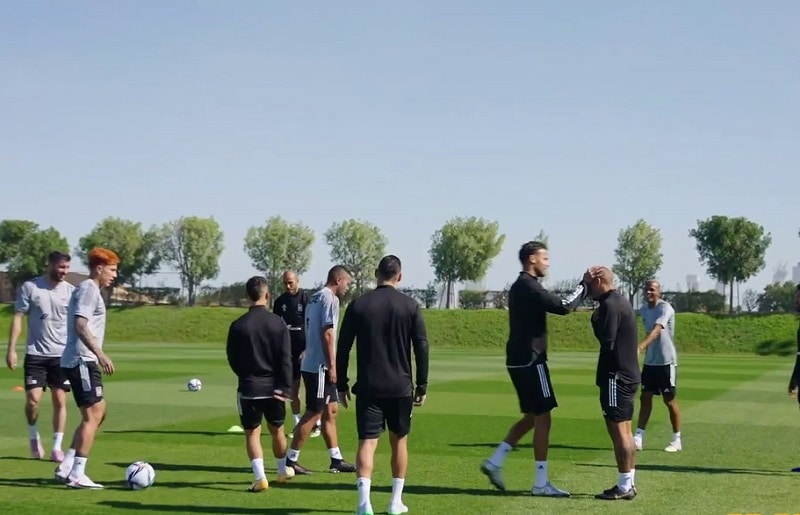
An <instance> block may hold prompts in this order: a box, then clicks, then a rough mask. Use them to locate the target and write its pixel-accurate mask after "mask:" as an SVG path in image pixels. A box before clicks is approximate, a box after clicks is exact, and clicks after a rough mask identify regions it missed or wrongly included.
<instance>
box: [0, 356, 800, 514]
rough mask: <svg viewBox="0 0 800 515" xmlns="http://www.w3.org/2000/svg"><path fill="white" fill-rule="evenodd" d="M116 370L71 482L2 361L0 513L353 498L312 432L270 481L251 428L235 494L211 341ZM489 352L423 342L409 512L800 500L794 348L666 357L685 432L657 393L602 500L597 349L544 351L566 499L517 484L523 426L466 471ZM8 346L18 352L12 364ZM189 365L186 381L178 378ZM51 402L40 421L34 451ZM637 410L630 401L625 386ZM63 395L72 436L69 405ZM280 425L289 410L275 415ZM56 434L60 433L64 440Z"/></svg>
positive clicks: (341, 502)
mask: <svg viewBox="0 0 800 515" xmlns="http://www.w3.org/2000/svg"><path fill="white" fill-rule="evenodd" d="M107 351H108V353H109V355H110V357H111V358H112V359H113V360H114V363H115V365H116V366H117V370H118V372H117V373H116V374H115V375H114V376H112V377H111V378H107V379H106V389H105V394H106V398H107V400H108V403H109V408H108V417H107V419H106V422H105V424H104V425H103V427H102V429H101V431H100V433H99V434H98V437H97V440H96V442H95V447H94V450H93V452H92V456H91V457H90V460H89V464H88V468H87V472H88V474H89V475H90V477H91V478H92V479H94V480H95V481H97V482H100V483H103V484H105V485H106V487H107V488H106V490H103V491H74V490H70V489H68V488H66V487H65V486H63V485H60V484H57V483H55V482H54V481H53V470H54V468H55V465H54V464H52V463H49V462H47V461H38V460H33V459H31V458H29V451H28V442H27V431H26V427H25V420H24V414H23V397H24V394H23V393H21V392H18V391H14V390H13V387H14V386H17V385H21V384H22V378H21V371H19V370H17V371H15V372H11V371H9V370H7V369H4V370H3V372H2V373H0V388H1V390H0V408H2V410H3V413H4V416H3V417H2V419H0V468H1V469H2V473H1V474H0V486H2V488H0V506H3V511H4V512H6V513H15V514H21V513H31V514H46V513H58V514H71V513H76V514H77V513H107V512H108V511H115V512H119V513H126V512H127V513H131V514H138V513H146V514H150V513H227V514H249V513H253V514H265V513H266V514H278V513H281V514H292V513H297V514H306V513H320V514H326V513H354V511H355V507H356V500H357V493H356V488H355V475H354V474H331V473H328V472H324V471H321V470H322V469H323V468H324V467H326V465H327V463H328V457H327V451H326V449H325V444H324V441H323V440H322V438H321V437H320V438H313V439H310V440H309V441H308V442H307V444H306V446H305V448H304V449H303V451H302V456H301V463H302V464H303V465H305V466H306V467H309V468H310V469H312V470H315V471H320V472H316V473H314V474H313V475H311V476H297V477H296V478H294V479H293V480H292V481H291V482H290V483H289V484H288V485H278V484H277V483H276V482H274V481H272V480H273V479H274V477H275V466H274V460H272V459H271V453H270V441H269V437H268V436H264V437H263V440H262V442H263V445H264V448H265V464H266V465H267V467H268V470H267V478H268V479H269V480H270V481H271V483H270V489H269V490H268V491H266V492H263V493H260V494H252V493H247V492H245V489H246V488H247V487H248V486H249V484H250V482H251V481H252V473H251V471H250V464H249V460H248V459H247V456H246V454H245V449H244V437H243V435H242V434H230V433H227V429H228V428H229V427H230V426H232V425H234V424H238V423H239V422H238V416H237V411H236V401H235V384H236V383H235V378H234V376H233V374H232V373H231V372H230V371H229V369H228V366H227V362H226V360H225V356H224V350H223V348H222V345H221V344H220V345H187V344H181V345H164V344H115V343H110V344H108V345H107ZM503 359H504V358H503V356H502V355H499V354H498V353H497V352H494V353H481V352H474V351H469V352H467V351H458V350H442V349H436V348H433V349H432V351H431V373H430V378H431V381H430V386H429V395H428V400H427V402H426V404H425V406H424V407H422V408H419V409H417V410H416V411H415V414H414V418H413V428H412V435H411V437H410V452H411V457H410V469H409V475H408V478H407V480H406V488H405V495H404V500H405V503H406V504H407V505H408V507H409V509H410V513H418V514H426V515H429V514H430V515H433V514H449V515H454V514H489V513H547V514H576V513H598V514H602V513H625V514H662V513H663V514H675V513H686V514H694V513H698V514H715V515H716V514H721V515H724V514H729V513H761V514H776V513H800V494H798V493H797V492H798V487H797V485H798V481H800V474H796V473H792V472H791V469H792V468H793V467H796V466H800V453H798V445H797V442H798V436H799V435H800V432H798V429H797V428H798V426H800V411H798V407H797V402H796V400H795V399H792V398H790V397H788V396H787V394H786V384H787V382H788V376H789V372H790V370H791V367H792V364H793V361H794V360H793V359H790V358H774V357H756V356H688V355H683V356H680V367H679V369H678V370H679V371H678V400H679V402H680V404H681V408H682V411H683V430H682V434H683V447H684V450H683V451H682V452H679V453H675V454H670V453H666V452H664V451H663V450H662V449H663V448H664V446H665V445H666V444H667V443H669V439H670V435H671V429H670V427H669V422H668V418H667V412H666V409H665V408H664V407H663V405H661V403H660V401H659V400H658V398H656V401H657V402H656V403H655V404H654V410H653V417H652V419H651V421H650V425H649V427H648V431H647V434H646V438H645V449H644V450H643V451H641V452H639V453H638V455H637V461H638V463H637V467H636V483H637V487H638V489H639V496H638V497H637V498H636V499H635V500H633V501H614V502H609V501H599V500H595V499H594V498H593V495H594V494H596V493H598V492H600V491H602V490H603V489H605V488H608V487H610V486H612V485H613V484H614V483H615V482H616V480H617V472H616V469H615V466H614V458H613V454H612V450H611V442H610V440H609V437H608V435H607V433H606V431H605V426H604V424H603V421H602V418H601V413H600V408H599V405H598V400H597V397H598V393H597V389H596V387H595V386H594V365H595V359H596V354H593V353H582V352H562V353H553V355H552V356H551V358H550V366H551V370H552V378H553V383H554V388H555V392H556V395H557V397H558V401H559V403H560V407H559V408H557V409H556V410H555V411H554V421H553V431H552V434H551V450H550V458H549V459H550V477H551V479H552V481H553V482H554V483H555V484H556V485H557V486H559V487H561V488H564V489H566V490H569V491H570V492H572V494H573V495H572V497H571V498H568V499H542V498H533V497H531V496H530V488H531V486H532V482H533V457H532V450H531V446H530V439H529V438H528V439H526V441H525V442H524V444H523V445H521V446H520V448H519V449H518V450H517V451H516V452H513V453H512V454H511V455H510V456H509V458H508V460H507V462H506V466H505V479H506V486H507V488H508V492H505V493H501V492H497V491H495V490H494V489H493V488H492V487H491V486H490V485H489V483H488V480H487V479H486V478H485V477H484V476H483V475H482V474H481V473H480V472H479V471H478V467H479V465H480V463H481V461H482V460H483V459H485V458H487V457H488V456H490V455H491V452H492V450H493V448H494V446H495V445H496V444H497V443H498V442H499V440H500V439H502V438H503V436H504V435H505V432H506V430H507V429H508V426H509V425H510V424H511V423H512V422H513V421H514V420H515V419H516V418H517V416H518V409H517V404H516V398H515V396H514V393H513V390H512V387H511V384H510V382H509V380H508V376H507V374H506V371H505V368H504V366H503ZM21 360H22V356H20V361H21ZM192 377H199V378H200V379H201V380H202V381H203V389H202V391H200V392H197V393H192V392H189V391H188V390H187V388H186V383H187V381H188V380H189V379H190V378H192ZM50 405H51V403H50V399H49V397H45V398H44V400H43V403H42V413H41V415H40V422H39V428H40V432H41V433H42V438H43V444H44V446H45V449H46V450H47V451H48V454H49V449H50V445H51V444H52V438H51V435H50V413H51V409H50ZM637 415H638V401H637ZM78 416H79V415H78V412H77V408H75V407H74V404H73V403H72V402H71V398H70V411H69V424H68V426H69V427H68V431H67V433H68V435H67V437H66V442H65V443H68V441H69V438H71V434H72V431H73V430H74V427H75V424H76V421H77V419H78ZM354 416H355V415H354V412H353V408H352V407H351V408H350V409H348V410H345V409H341V411H340V416H339V437H340V447H341V449H342V452H343V454H344V456H345V459H347V460H348V461H354V460H355V449H356V437H355V421H354ZM289 425H290V426H291V423H290V424H289ZM65 448H66V447H65ZM136 460H145V461H148V462H150V463H151V464H152V465H153V467H154V468H155V470H156V482H155V484H154V485H153V487H151V488H150V489H148V490H145V491H137V492H134V491H129V490H125V489H123V487H122V478H123V473H124V470H125V467H127V466H128V464H130V463H131V462H133V461H136ZM372 490H373V493H372V500H373V506H374V507H375V509H376V510H377V512H376V513H380V512H382V511H383V510H385V508H386V503H387V502H388V500H389V492H390V490H391V477H390V473H389V464H388V442H387V441H385V440H383V441H382V442H381V444H380V446H379V451H378V456H377V458H376V473H375V476H374V478H373V488H372Z"/></svg>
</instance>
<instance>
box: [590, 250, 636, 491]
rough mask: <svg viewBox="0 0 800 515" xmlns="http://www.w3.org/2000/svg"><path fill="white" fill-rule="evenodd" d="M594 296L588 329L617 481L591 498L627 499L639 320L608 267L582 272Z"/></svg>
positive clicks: (630, 480)
mask: <svg viewBox="0 0 800 515" xmlns="http://www.w3.org/2000/svg"><path fill="white" fill-rule="evenodd" d="M584 281H585V282H586V283H587V284H588V288H589V294H590V295H591V297H592V299H594V300H595V301H597V302H599V304H600V305H599V306H598V307H597V309H595V311H594V313H592V329H593V330H594V334H595V337H597V341H598V342H599V343H600V352H599V355H598V358H597V375H596V377H595V384H596V385H597V386H598V387H599V389H600V407H601V408H602V410H603V417H605V420H606V428H607V429H608V434H609V436H610V437H611V442H612V443H613V445H614V455H615V456H616V458H617V470H618V471H619V480H618V482H617V484H616V485H614V486H613V487H611V488H609V489H608V490H605V491H604V492H602V493H600V494H597V495H596V496H595V499H604V500H610V501H613V500H617V499H624V500H631V499H633V498H634V497H636V493H637V492H636V486H635V483H634V476H635V474H636V445H635V444H634V441H633V434H632V432H631V420H632V419H633V411H634V397H635V396H636V392H637V390H638V389H639V384H640V383H641V372H640V371H639V351H638V348H639V335H638V332H639V323H638V320H637V319H636V312H635V311H634V310H633V306H631V303H630V302H628V299H626V298H625V297H624V296H623V295H621V294H620V293H619V292H618V291H617V290H616V289H615V288H614V274H613V273H612V272H611V270H609V269H608V268H607V267H602V266H601V267H593V268H592V269H591V270H589V271H587V272H586V275H585V276H584Z"/></svg>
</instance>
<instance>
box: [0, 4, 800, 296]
mask: <svg viewBox="0 0 800 515" xmlns="http://www.w3.org/2000/svg"><path fill="white" fill-rule="evenodd" d="M798 26H800V3H797V2H794V1H788V0H787V1H769V2H750V1H743V0H740V1H716V2H709V1H673V2H656V1H642V2H634V3H607V2H596V1H574V2H569V3H565V2H533V1H505V2H494V1H489V0H487V1H484V2H470V1H463V0H462V1H458V2H456V1H452V2H449V1H437V2H421V1H408V2H395V3H389V2H344V3H333V2H287V1H284V2H278V1H273V2H259V1H236V2H211V1H198V2H189V1H184V2H177V1H176V2H162V1H136V2H133V1H129V2H122V1H111V2H77V1H76V2H69V3H63V2H40V1H25V2H7V3H5V4H4V5H3V7H2V9H1V10H0V65H1V66H2V70H3V71H2V80H0V102H1V104H0V105H2V119H3V121H2V123H0V167H1V169H2V174H3V181H2V182H3V184H4V188H3V190H4V194H3V200H2V204H0V218H25V219H31V220H34V221H36V222H38V223H39V224H41V225H42V226H51V225H52V226H55V227H56V228H58V229H59V230H60V231H61V232H62V233H63V234H65V235H66V236H67V238H68V239H69V242H70V244H71V245H72V246H73V247H74V246H75V244H76V243H77V241H78V238H79V237H80V236H81V235H83V234H85V233H87V232H88V231H89V230H91V228H92V227H93V226H94V225H95V224H96V223H97V221H99V220H100V219H101V218H103V217H105V216H108V215H115V216H120V217H125V218H131V219H135V220H140V221H142V222H143V223H144V224H145V225H150V224H160V223H163V222H165V221H168V220H171V219H175V218H177V217H179V216H181V215H200V216H209V215H213V216H214V217H215V218H216V219H217V220H218V221H219V222H220V223H221V225H222V227H223V229H224V231H225V246H226V249H225V253H224V254H223V257H222V260H221V266H222V272H221V274H220V276H219V278H218V279H217V280H216V281H214V282H215V283H222V282H228V283H229V282H233V281H238V280H244V279H246V278H247V277H248V276H249V275H250V274H251V273H252V272H253V269H252V268H251V266H250V263H249V260H248V258H247V257H246V255H245V254H244V252H243V250H242V240H243V237H244V234H245V231H246V230H247V228H248V227H249V226H251V225H256V224H262V223H264V221H265V220H266V219H267V218H268V217H269V216H272V215H275V214H280V215H282V216H284V217H285V218H288V219H290V220H293V221H303V222H305V223H307V224H309V225H310V226H311V227H312V228H313V229H315V230H316V232H317V243H316V244H315V246H314V260H313V264H312V268H311V270H310V271H309V273H307V274H306V276H305V278H304V280H303V282H304V283H305V284H306V285H309V286H310V285H311V284H313V283H314V282H317V281H318V280H321V279H322V278H323V276H324V274H325V272H326V270H327V268H328V267H329V266H330V265H331V263H330V258H329V255H328V248H327V246H326V245H325V244H324V241H323V239H322V233H323V232H324V230H325V229H326V228H327V227H328V226H329V225H330V224H331V222H333V221H337V220H342V219H345V218H351V217H352V218H359V219H365V220H369V221H371V222H373V223H375V224H377V225H379V226H380V227H381V228H382V229H383V230H384V232H385V233H386V235H387V236H388V238H389V248H388V249H387V250H388V251H389V252H392V253H396V254H398V255H399V256H400V257H401V258H402V259H403V261H404V265H405V277H406V283H407V284H410V285H416V286H424V284H425V283H427V281H428V280H430V279H431V278H432V270H431V267H430V265H429V261H428V254H427V251H428V248H429V246H430V236H431V234H432V233H433V232H434V231H435V230H436V229H437V228H438V227H440V226H441V225H442V223H444V222H445V221H446V220H447V219H449V218H451V217H454V216H458V215H467V216H468V215H478V216H483V217H487V218H490V219H494V220H497V221H499V223H500V225H501V229H502V231H503V232H504V233H505V234H506V236H507V243H506V245H505V247H504V249H503V251H502V253H501V254H500V255H499V256H498V257H497V258H496V259H495V261H494V265H493V266H492V268H491V270H490V272H489V274H488V277H487V282H488V285H489V286H490V287H495V288H501V287H502V286H503V285H504V284H506V283H507V282H509V281H511V280H513V279H514V277H515V275H516V273H517V270H518V263H517V261H516V251H517V249H518V248H519V245H520V244H521V243H522V242H524V241H526V240H528V239H530V238H532V237H533V236H534V235H535V234H536V233H537V232H538V231H539V229H540V228H543V229H544V230H545V231H546V232H547V233H548V234H549V235H550V240H551V247H552V252H551V256H552V268H551V276H552V279H553V280H558V279H564V278H568V277H574V276H577V275H578V274H580V273H581V272H582V270H583V269H585V267H586V266H588V265H591V264H596V263H605V264H609V265H610V264H611V263H612V262H613V248H614V247H615V245H616V237H617V233H618V231H619V230H620V229H621V228H622V227H624V226H627V225H630V224H632V223H634V222H635V220H636V219H637V218H640V217H642V218H645V219H646V220H647V221H648V222H650V223H651V224H653V225H655V226H656V227H658V228H660V229H661V230H662V232H663V236H664V246H663V251H664V266H663V268H662V270H661V273H660V278H661V279H662V282H663V283H664V284H665V286H666V287H674V286H675V285H677V284H680V285H681V286H682V287H683V288H685V276H686V274H687V273H698V274H700V275H701V277H704V270H703V268H702V267H701V266H700V265H699V264H698V261H697V253H696V251H695V249H694V244H693V240H692V239H690V238H689V237H688V231H689V229H690V228H692V227H693V226H694V225H695V223H696V221H697V220H698V219H702V218H706V217H709V216H711V215H714V214H725V215H732V216H738V215H744V216H747V217H749V218H751V219H752V220H755V221H757V222H758V223H760V224H762V225H764V226H765V228H766V229H767V230H768V231H770V232H771V233H772V235H773V240H774V242H773V245H772V247H771V248H770V249H769V252H768V255H767V267H766V269H765V270H764V271H763V272H762V273H761V274H760V275H759V276H758V277H756V278H755V279H754V280H753V281H751V282H750V283H749V285H750V286H753V287H757V288H758V289H761V288H762V287H763V285H764V284H765V283H766V282H768V281H769V280H770V279H771V277H772V274H773V271H774V268H775V266H776V265H777V264H778V263H779V262H787V263H789V266H790V269H791V266H792V265H794V264H796V263H797V262H798V261H800V239H799V238H798V236H797V230H798V226H800V217H798V213H800V210H798V202H797V198H798V193H799V192H800V172H798V162H800V144H798V142H799V141H800V38H798V33H797V27H798ZM713 285H714V283H713V281H711V280H710V279H705V280H704V281H703V282H702V287H704V288H711V287H713Z"/></svg>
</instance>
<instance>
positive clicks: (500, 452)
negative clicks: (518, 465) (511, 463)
mask: <svg viewBox="0 0 800 515" xmlns="http://www.w3.org/2000/svg"><path fill="white" fill-rule="evenodd" d="M511 449H513V447H511V446H510V445H509V444H507V443H506V442H500V445H498V446H497V449H495V451H494V454H493V455H492V457H491V458H489V463H491V464H492V465H494V466H496V467H502V466H503V463H504V462H505V461H506V456H507V455H508V453H509V452H511Z"/></svg>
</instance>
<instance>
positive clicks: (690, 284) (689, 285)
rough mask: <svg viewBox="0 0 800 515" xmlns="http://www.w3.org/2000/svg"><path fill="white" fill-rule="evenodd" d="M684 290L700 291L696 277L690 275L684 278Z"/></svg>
mask: <svg viewBox="0 0 800 515" xmlns="http://www.w3.org/2000/svg"><path fill="white" fill-rule="evenodd" d="M686 290H687V291H700V281H699V279H698V278H697V275H695V274H690V275H687V276H686Z"/></svg>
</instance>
